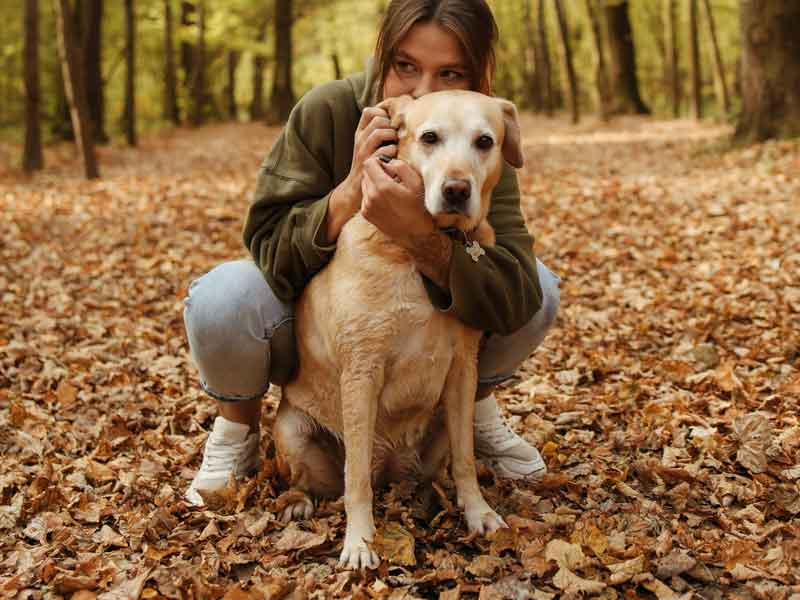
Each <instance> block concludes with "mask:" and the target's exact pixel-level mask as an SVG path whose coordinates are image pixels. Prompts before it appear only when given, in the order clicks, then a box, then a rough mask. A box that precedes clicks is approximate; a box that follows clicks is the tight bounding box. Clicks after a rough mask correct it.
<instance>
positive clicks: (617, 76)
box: [605, 0, 650, 114]
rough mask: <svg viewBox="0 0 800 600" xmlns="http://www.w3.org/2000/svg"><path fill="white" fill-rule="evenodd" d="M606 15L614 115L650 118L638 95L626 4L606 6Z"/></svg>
mask: <svg viewBox="0 0 800 600" xmlns="http://www.w3.org/2000/svg"><path fill="white" fill-rule="evenodd" d="M605 15H606V22H607V24H608V32H609V36H608V41H609V46H610V48H611V58H612V61H611V66H612V69H611V86H612V89H613V92H614V100H615V105H616V106H615V112H620V113H636V114H649V113H650V109H649V108H647V105H646V104H645V103H644V102H643V101H642V97H641V95H640V94H639V80H638V77H637V73H636V48H635V47H634V44H633V32H632V31H631V22H630V19H629V17H628V2H627V0H624V1H623V2H616V3H614V4H608V5H606V7H605Z"/></svg>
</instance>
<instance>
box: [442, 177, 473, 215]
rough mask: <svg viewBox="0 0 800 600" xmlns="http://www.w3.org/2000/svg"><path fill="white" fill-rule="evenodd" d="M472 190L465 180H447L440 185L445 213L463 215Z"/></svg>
mask: <svg viewBox="0 0 800 600" xmlns="http://www.w3.org/2000/svg"><path fill="white" fill-rule="evenodd" d="M471 193H472V188H471V186H470V184H469V181H467V180H466V179H447V180H446V181H445V182H444V185H442V195H443V196H444V204H445V207H444V208H445V211H446V212H449V213H463V212H464V211H465V210H466V209H467V201H468V200H469V197H470V194H471Z"/></svg>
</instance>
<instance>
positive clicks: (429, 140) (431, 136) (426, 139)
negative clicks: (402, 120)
mask: <svg viewBox="0 0 800 600" xmlns="http://www.w3.org/2000/svg"><path fill="white" fill-rule="evenodd" d="M419 139H420V140H421V141H422V143H423V144H428V145H432V144H435V143H436V142H438V141H439V136H438V135H436V133H434V132H433V131H426V132H425V133H423V134H422V135H421V136H420V138H419Z"/></svg>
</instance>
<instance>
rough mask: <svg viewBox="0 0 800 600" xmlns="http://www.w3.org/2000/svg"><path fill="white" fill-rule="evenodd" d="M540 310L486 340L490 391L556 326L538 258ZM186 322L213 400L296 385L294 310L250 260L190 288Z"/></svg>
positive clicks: (482, 370)
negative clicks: (509, 330)
mask: <svg viewBox="0 0 800 600" xmlns="http://www.w3.org/2000/svg"><path fill="white" fill-rule="evenodd" d="M536 267H537V269H538V273H539V283H540V285H541V288H542V297H543V300H542V307H541V308H540V309H539V311H538V312H537V313H536V314H535V315H534V316H533V318H532V319H531V320H530V322H528V323H527V324H526V325H524V326H523V327H522V328H521V329H518V330H517V331H515V332H514V333H512V334H510V335H507V336H501V335H494V334H492V335H489V336H488V337H486V338H485V339H484V342H483V344H482V345H481V351H480V354H479V356H478V377H479V383H480V384H483V385H493V384H497V383H500V382H502V381H505V380H507V379H509V378H510V377H512V376H513V373H514V371H516V370H517V368H518V367H519V366H520V365H521V364H522V362H523V361H524V360H525V359H527V358H528V356H530V355H531V353H532V352H533V351H534V350H535V349H536V348H537V347H538V346H539V344H541V343H542V340H544V337H545V335H546V334H547V332H548V330H549V329H550V327H552V325H553V323H554V322H555V318H556V313H557V312H558V305H559V299H560V292H559V289H558V283H559V281H560V279H559V278H558V276H557V275H555V274H554V273H553V272H552V271H550V270H549V269H548V268H547V267H545V266H544V264H542V263H541V262H540V261H539V260H538V259H537V260H536ZM184 303H185V309H184V312H183V319H184V323H185V325H186V333H187V335H188V338H189V348H190V350H191V353H192V358H193V359H194V362H195V364H196V365H197V368H198V370H199V372H200V380H201V382H202V385H203V389H204V390H205V391H206V392H207V393H208V394H209V395H210V396H211V397H212V398H215V399H216V400H221V401H227V402H236V401H238V400H252V399H256V398H260V397H261V396H263V395H264V394H265V393H266V392H267V390H268V389H269V384H270V383H274V384H276V385H282V384H284V383H287V382H288V381H290V380H291V378H292V376H293V375H294V372H295V370H296V365H297V351H296V346H295V339H294V307H293V306H292V305H291V304H286V303H284V302H282V301H281V300H279V299H278V298H277V297H276V296H275V294H274V293H273V292H272V289H271V288H270V287H269V285H268V284H267V282H266V281H265V279H264V276H263V275H262V274H261V271H260V270H259V269H258V267H257V266H256V264H255V263H254V262H253V261H252V260H247V259H245V260H236V261H231V262H226V263H222V264H221V265H219V266H217V267H216V268H214V269H212V270H211V271H209V272H208V273H206V274H205V275H203V276H202V277H200V278H199V279H197V280H195V281H193V282H192V284H191V286H190V287H189V294H188V297H187V298H186V299H185V301H184Z"/></svg>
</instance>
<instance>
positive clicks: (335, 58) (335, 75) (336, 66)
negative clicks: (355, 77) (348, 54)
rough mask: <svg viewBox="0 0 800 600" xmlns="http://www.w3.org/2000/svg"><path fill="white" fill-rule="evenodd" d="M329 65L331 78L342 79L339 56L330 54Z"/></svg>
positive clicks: (334, 53)
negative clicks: (331, 70)
mask: <svg viewBox="0 0 800 600" xmlns="http://www.w3.org/2000/svg"><path fill="white" fill-rule="evenodd" d="M331 63H332V64H333V78H334V79H336V80H339V79H341V78H342V65H341V64H339V55H338V54H337V53H336V52H332V53H331Z"/></svg>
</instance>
